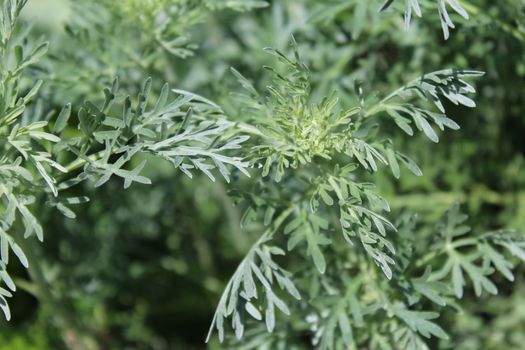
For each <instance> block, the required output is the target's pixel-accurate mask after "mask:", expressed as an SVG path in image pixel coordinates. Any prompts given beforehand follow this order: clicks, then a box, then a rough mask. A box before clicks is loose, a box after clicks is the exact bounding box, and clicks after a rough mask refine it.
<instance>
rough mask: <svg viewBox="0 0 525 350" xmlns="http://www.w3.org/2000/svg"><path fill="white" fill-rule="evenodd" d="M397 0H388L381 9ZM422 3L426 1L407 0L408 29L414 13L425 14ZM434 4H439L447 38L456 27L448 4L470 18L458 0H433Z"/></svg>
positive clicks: (458, 12) (406, 24)
mask: <svg viewBox="0 0 525 350" xmlns="http://www.w3.org/2000/svg"><path fill="white" fill-rule="evenodd" d="M394 2H395V0H387V1H385V3H384V4H383V6H381V8H380V11H383V10H386V9H387V8H389V7H390V6H391V5H392V4H393V3H394ZM420 2H421V3H424V2H425V1H420V0H405V29H406V30H408V28H409V27H410V22H411V20H412V13H414V14H415V15H416V16H417V17H421V16H422V15H423V11H422V10H421V5H420ZM431 2H432V3H434V4H437V8H438V13H439V19H440V22H441V29H442V30H443V36H444V37H445V40H446V39H448V38H449V36H450V29H454V28H455V25H454V22H453V21H452V19H451V18H450V15H449V13H448V9H447V8H448V6H450V8H452V9H453V10H454V12H456V13H457V14H459V15H460V16H461V17H463V18H464V19H469V15H468V13H467V11H466V10H465V9H464V8H463V7H462V6H461V5H460V3H459V2H458V1H457V0H437V1H431Z"/></svg>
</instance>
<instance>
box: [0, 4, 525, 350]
mask: <svg viewBox="0 0 525 350" xmlns="http://www.w3.org/2000/svg"><path fill="white" fill-rule="evenodd" d="M88 2H89V1H88ZM92 2H93V3H97V1H92ZM131 2H132V1H130V0H128V1H123V2H122V3H123V4H125V3H131ZM152 2H155V1H154V0H151V1H145V0H144V1H143V3H144V4H145V3H152ZM158 2H159V3H160V2H162V1H161V0H159V1H158ZM72 3H75V4H73V5H72ZM72 3H71V2H70V1H67V0H30V1H29V5H28V7H27V8H26V9H25V10H24V16H25V20H27V21H30V22H33V23H34V28H33V33H34V35H35V36H40V35H44V36H46V37H47V38H48V39H49V40H50V42H51V46H50V55H49V56H50V59H49V62H47V63H46V65H47V66H46V67H47V68H49V67H51V68H49V71H48V73H45V74H49V75H50V76H51V77H57V76H62V75H64V74H65V72H67V74H69V76H70V77H71V79H72V80H71V81H72V82H73V84H72V85H71V86H69V85H67V84H65V83H63V82H60V81H58V80H57V81H56V82H55V84H50V85H49V86H48V90H46V91H47V92H46V93H47V95H46V96H44V97H45V98H46V103H47V104H48V105H50V107H51V108H52V107H55V108H60V107H61V106H62V105H63V104H64V103H66V102H76V101H81V100H84V99H87V98H98V97H99V95H100V93H99V92H98V91H100V90H101V89H100V87H101V86H103V84H104V83H106V82H107V81H110V80H111V79H112V76H113V75H114V74H115V73H117V74H119V75H120V76H121V79H122V80H123V81H124V80H125V81H126V82H128V83H129V84H130V85H131V84H132V83H133V82H139V81H141V80H142V79H143V78H144V77H146V76H148V75H151V76H153V77H154V78H157V79H156V81H157V84H162V82H163V81H164V80H168V81H169V82H170V84H171V85H172V86H176V87H178V88H182V89H187V90H190V91H195V92H197V93H199V94H202V95H204V96H208V97H210V98H212V99H213V100H214V101H216V102H217V103H219V104H220V105H221V106H224V108H225V109H226V111H227V112H229V114H230V115H232V116H235V115H237V114H238V113H239V112H238V110H237V109H238V108H237V107H236V104H235V100H234V99H232V97H231V92H233V91H238V90H239V87H238V86H237V83H236V81H235V79H234V78H233V77H232V76H231V74H230V73H229V67H235V68H236V69H238V70H239V71H241V72H242V73H243V74H244V75H245V76H247V77H250V78H251V79H252V80H253V81H254V83H255V84H256V85H257V86H259V87H263V86H265V85H266V83H267V82H268V77H267V75H266V74H265V72H264V70H263V69H262V68H261V67H262V66H263V65H265V64H270V63H271V62H272V59H271V57H269V56H268V55H267V54H265V53H264V52H263V51H262V48H263V47H267V46H271V47H275V48H278V49H282V50H286V47H287V45H288V42H289V39H290V36H291V35H292V34H293V35H294V36H295V37H296V40H297V41H298V43H299V46H300V50H301V52H302V54H303V57H304V59H305V60H306V61H307V63H308V65H309V67H310V69H311V70H312V72H313V74H314V86H315V94H316V95H318V96H322V95H324V94H326V93H328V92H330V91H331V90H334V89H335V90H337V91H338V94H339V96H340V97H341V100H342V102H343V104H345V105H348V106H353V105H356V104H357V100H356V97H355V94H354V91H353V86H354V81H355V80H362V81H364V83H363V88H364V90H365V91H366V92H367V93H368V94H370V95H373V94H384V93H386V92H388V91H390V90H391V89H392V88H395V87H398V86H401V85H402V84H403V83H404V82H407V81H409V80H411V79H412V78H414V77H415V76H418V75H420V74H422V73H423V72H429V71H434V70H438V69H441V68H449V67H456V68H468V69H476V70H482V71H485V72H487V74H486V75H485V77H483V78H482V79H480V80H479V81H478V82H477V90H478V91H479V93H478V95H477V96H476V97H475V100H476V102H477V108H475V109H466V108H461V107H456V106H453V105H452V106H447V107H449V108H450V115H452V116H454V119H455V120H456V121H458V123H459V124H460V125H461V130H460V131H458V132H447V133H444V134H443V135H440V139H441V143H440V146H439V147H432V145H431V144H430V142H429V141H428V140H426V139H425V138H424V136H417V137H415V138H413V139H411V140H410V142H407V141H404V140H405V139H404V138H403V137H400V136H401V135H398V133H397V131H392V137H394V138H395V139H396V143H398V144H400V145H402V146H401V148H404V149H405V150H406V151H407V153H409V154H411V155H413V156H414V158H415V159H416V160H417V161H418V163H419V165H420V167H421V169H423V173H424V176H423V177H419V178H416V177H413V176H402V177H401V180H399V181H393V180H392V177H391V176H390V174H389V173H388V170H384V171H382V172H380V175H379V177H380V181H379V183H378V186H379V188H380V192H381V193H383V194H385V196H386V198H387V199H388V200H389V201H390V202H391V203H392V205H393V207H394V209H395V210H398V211H401V210H410V211H415V212H418V213H419V214H420V217H421V218H422V220H424V221H425V222H428V223H432V222H434V221H435V220H436V218H437V217H439V216H440V215H441V214H442V212H443V211H444V210H446V209H447V208H448V207H450V206H451V205H452V204H453V203H455V202H460V203H462V204H463V209H464V211H466V212H467V213H468V214H469V215H470V217H471V221H470V224H471V225H472V226H473V227H474V229H478V230H487V229H493V228H501V227H513V228H516V229H519V230H521V231H525V137H524V135H525V116H524V112H525V109H524V107H523V103H524V101H525V2H524V1H522V0H502V1H498V2H495V1H490V0H476V1H474V0H472V1H461V3H462V4H463V5H464V6H465V8H466V9H467V10H468V11H469V13H470V14H471V19H470V20H468V21H465V20H461V19H459V18H456V17H457V16H456V17H454V20H455V22H456V24H457V29H455V30H454V31H453V32H452V34H451V37H450V39H449V40H447V41H444V39H443V37H442V33H441V30H440V25H439V18H438V15H437V12H436V11H434V8H432V7H430V6H429V7H427V8H424V10H425V16H424V17H423V18H422V19H416V20H414V21H413V23H412V27H411V29H410V30H409V31H408V32H405V31H403V29H402V27H403V18H402V10H400V9H399V8H394V9H393V10H392V11H388V12H386V13H378V12H377V9H378V8H379V7H380V5H381V1H374V0H372V1H351V0H346V1H316V0H302V1H292V0H274V1H270V4H269V6H268V7H267V8H263V9H257V10H254V11H251V12H246V13H238V12H234V11H220V12H214V13H210V14H207V15H206V16H205V17H204V19H203V20H202V21H201V23H198V24H196V25H194V26H192V27H191V28H190V29H189V31H190V33H191V37H192V39H191V40H192V42H193V43H196V44H198V46H199V47H198V48H197V49H196V51H195V54H194V56H193V57H189V58H185V59H182V58H178V57H173V56H169V57H163V58H162V59H160V58H159V60H158V61H156V62H152V63H149V64H148V65H146V66H142V65H135V66H134V65H128V66H125V65H123V64H121V62H120V61H118V60H113V59H111V58H109V59H107V60H104V59H102V58H101V62H102V63H97V64H98V65H93V64H91V63H90V59H91V58H90V57H87V56H86V59H85V66H83V65H82V64H81V65H79V64H78V62H68V61H67V59H66V60H65V61H64V59H63V58H62V61H61V59H58V60H55V61H54V59H55V56H56V57H59V56H60V55H61V54H62V53H63V52H67V51H68V50H70V51H75V52H81V51H78V50H79V49H78V48H77V46H75V45H79V43H75V42H74V40H73V41H72V39H71V38H69V37H67V36H66V35H65V34H64V33H65V31H64V25H65V23H77V22H82V21H87V22H89V20H90V17H89V16H88V17H84V15H85V14H82V13H78V12H77V11H76V10H75V7H74V5H76V4H78V3H79V1H73V2H72ZM99 3H101V4H107V3H108V1H99ZM109 3H110V2H109ZM341 4H344V6H342V5H341ZM126 16H128V17H129V16H130V14H129V13H128V14H126ZM83 17H84V18H83ZM117 19H119V20H122V22H115V21H116V20H117ZM100 20H101V22H102V25H105V26H107V27H108V28H110V29H111V30H113V31H114V32H115V35H116V36H117V37H119V36H122V37H126V35H127V34H126V33H125V31H126V30H127V28H130V27H133V26H134V25H137V26H138V25H139V24H138V23H139V22H135V23H134V21H133V19H132V20H131V23H129V22H125V21H123V19H122V18H119V17H118V16H117V17H115V16H113V17H107V18H104V17H103V18H101V19H100ZM104 21H110V22H106V23H104ZM135 29H136V28H135ZM136 45H143V43H141V42H140V40H137V44H136ZM134 49H135V48H134V47H130V50H131V51H133V50H134ZM103 53H104V51H103V50H102V51H101V53H100V55H102V54H103ZM92 54H93V56H95V57H98V56H97V55H99V53H96V52H95V53H93V52H92ZM65 57H67V56H65ZM57 62H59V63H57ZM104 62H106V63H107V62H109V63H107V67H105V68H107V69H102V68H100V67H101V66H100V65H101V64H103V63H104ZM97 67H98V68H97ZM90 69H92V70H97V69H98V70H97V74H96V75H90V74H87V73H86V72H88V73H89V72H90ZM49 72H51V73H49ZM80 72H82V73H80ZM70 83H71V82H70ZM447 110H448V108H447ZM148 164H149V166H148V169H147V174H146V175H147V176H148V177H150V178H151V179H152V180H153V185H150V186H142V185H136V186H132V187H131V188H130V189H129V190H127V191H123V190H122V188H121V183H118V182H116V181H115V182H111V181H110V182H109V184H107V185H106V186H104V187H103V188H102V189H97V190H94V189H92V188H89V187H86V188H84V189H82V191H83V192H86V193H88V195H89V197H90V198H92V200H91V202H90V203H88V204H86V205H83V206H82V207H81V208H77V210H76V211H77V215H78V218H77V219H76V220H69V219H65V218H64V217H62V216H60V215H59V214H58V213H55V212H52V211H50V210H49V211H48V212H45V210H47V209H43V213H42V215H41V217H42V218H44V222H43V224H44V228H45V232H46V233H47V235H46V242H45V244H44V245H43V246H42V247H41V249H40V251H39V253H40V255H41V256H40V257H39V261H40V262H41V264H42V270H43V271H44V272H45V274H46V277H47V279H48V280H49V281H51V282H52V287H51V286H50V290H49V291H48V292H49V293H52V295H53V301H52V302H46V301H45V297H43V296H41V295H39V298H35V297H34V294H35V290H34V286H33V285H32V284H31V283H30V282H29V281H28V277H29V276H27V274H26V273H25V272H24V271H23V269H22V268H21V267H17V266H15V264H12V266H10V268H11V269H12V270H13V271H12V274H13V275H14V276H17V281H16V282H17V285H18V286H19V287H20V289H21V290H20V291H19V292H17V293H16V294H15V296H14V298H13V300H12V302H11V307H12V309H13V317H12V321H11V322H9V323H6V322H4V321H2V322H1V323H2V324H1V328H0V349H2V350H4V349H5V350H18V349H20V350H32V349H53V350H55V349H65V348H67V347H69V348H71V349H75V346H76V344H77V343H78V342H77V340H78V337H86V338H88V339H90V340H91V341H94V342H95V343H96V344H97V346H96V347H95V348H99V349H159V350H163V349H201V348H205V345H204V338H205V335H206V332H207V328H208V325H209V322H210V321H211V319H212V316H213V312H214V308H215V306H216V303H217V301H218V298H219V296H220V293H221V291H222V288H223V286H224V285H225V283H226V282H227V280H228V278H229V276H231V273H232V271H233V270H234V269H235V267H236V265H237V263H238V261H239V260H240V258H241V257H242V256H243V255H244V253H245V252H246V251H247V249H248V248H249V246H250V243H252V242H253V241H254V240H255V236H254V235H252V234H248V233H246V232H243V231H242V230H241V228H240V226H239V222H240V218H241V215H242V212H243V208H242V207H236V206H235V205H234V204H235V203H233V201H232V199H231V198H230V197H229V196H228V191H229V189H230V187H229V185H227V184H225V183H222V182H217V183H211V182H210V181H209V180H208V179H207V178H200V177H198V178H195V179H193V180H190V179H188V178H186V177H184V176H183V175H182V174H180V173H175V172H174V171H173V170H172V168H171V167H169V166H167V165H166V164H164V163H161V162H158V161H157V162H155V161H154V160H149V163H148ZM520 269H521V270H519V271H518V272H517V276H518V278H517V281H516V282H515V283H514V284H508V285H505V283H506V282H505V281H503V280H502V281H499V282H500V283H499V284H498V287H499V288H500V290H502V293H500V295H499V296H497V297H491V298H490V300H489V301H488V302H486V301H485V300H483V299H482V300H474V301H472V302H469V301H468V298H466V299H465V303H466V305H468V307H466V309H467V310H468V311H467V312H465V313H464V314H462V315H460V316H458V318H457V320H455V321H454V322H456V323H457V325H456V327H455V329H456V333H457V334H456V335H455V336H456V337H458V339H459V343H458V344H459V345H458V346H459V347H458V348H461V349H523V348H524V347H525V345H524V344H525V269H524V268H523V267H521V268H520ZM469 303H472V305H469ZM57 309H60V310H61V311H60V312H59V313H58V314H59V316H57V312H56V311H57ZM482 329H487V330H490V331H486V332H485V331H480V330H482ZM209 346H210V347H211V348H216V347H217V346H218V345H217V344H214V343H212V344H211V345H209Z"/></svg>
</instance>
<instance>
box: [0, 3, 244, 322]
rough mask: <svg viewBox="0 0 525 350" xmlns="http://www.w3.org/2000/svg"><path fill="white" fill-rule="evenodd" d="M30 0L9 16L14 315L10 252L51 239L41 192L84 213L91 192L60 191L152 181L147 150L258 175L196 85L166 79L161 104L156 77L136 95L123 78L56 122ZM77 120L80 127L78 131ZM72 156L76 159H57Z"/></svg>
mask: <svg viewBox="0 0 525 350" xmlns="http://www.w3.org/2000/svg"><path fill="white" fill-rule="evenodd" d="M26 3H27V1H26V0H6V1H3V3H2V16H1V23H0V35H1V43H0V70H1V79H2V81H1V84H0V114H1V118H0V135H1V136H2V139H3V141H2V143H1V147H2V157H1V158H0V178H1V181H0V257H1V261H0V279H1V281H2V282H3V285H5V286H6V287H7V289H5V288H3V287H0V307H1V308H2V311H3V312H4V314H5V317H6V319H9V318H10V310H9V306H8V304H7V300H6V297H10V296H11V292H14V291H15V290H16V286H15V284H14V282H13V279H12V278H11V277H10V276H9V274H8V272H7V270H6V267H7V264H8V262H9V255H10V251H11V252H12V253H13V254H14V255H15V256H16V257H17V258H18V260H19V261H20V263H21V264H22V265H23V266H24V267H26V268H28V267H29V265H30V263H33V262H30V261H29V260H28V258H27V257H26V254H25V253H24V250H23V249H22V247H21V246H23V245H22V244H21V243H22V242H21V241H23V240H24V239H26V238H29V237H31V236H36V237H37V239H38V240H40V241H43V239H44V232H43V229H42V226H41V224H40V223H39V218H38V215H37V214H36V213H34V212H33V210H32V204H34V203H35V202H36V201H39V202H40V201H42V200H43V199H45V203H46V204H47V205H48V206H50V207H55V208H57V209H58V210H59V211H60V212H62V213H63V214H64V215H65V216H66V217H68V218H75V213H74V211H73V210H72V209H71V208H70V207H69V206H70V205H77V204H81V203H85V202H87V201H88V200H89V199H88V198H87V197H85V196H80V197H65V196H62V195H61V193H60V192H61V191H64V190H67V189H68V188H70V187H72V186H75V185H77V184H79V183H80V182H82V181H85V180H93V182H94V186H95V187H97V186H101V185H103V184H104V183H105V182H107V181H108V180H109V179H110V178H111V177H112V176H116V177H120V178H122V179H123V181H124V188H127V187H129V186H130V185H131V184H132V183H133V182H138V183H142V184H149V183H151V181H150V179H148V178H147V177H145V176H143V175H142V174H141V171H142V170H143V168H144V167H145V164H146V160H145V159H143V160H142V161H141V162H140V163H138V164H135V162H134V159H135V158H137V157H138V156H139V155H141V154H142V155H152V156H155V157H159V158H162V159H165V160H166V161H168V162H170V163H171V164H172V165H173V166H174V167H175V168H176V169H179V170H181V172H182V173H184V174H186V175H187V176H189V177H192V176H193V175H192V174H193V173H194V171H200V172H202V173H204V174H206V175H207V176H208V177H209V178H210V179H211V180H215V176H216V175H214V172H215V173H216V174H220V176H222V177H223V178H224V179H226V181H229V180H230V175H231V171H232V169H235V170H238V171H241V172H242V173H244V174H246V175H249V174H248V172H247V170H246V167H247V163H246V162H244V161H243V160H242V159H241V158H239V157H237V156H230V155H228V153H231V152H232V151H233V152H235V151H236V150H237V149H239V148H240V145H241V143H243V142H244V141H246V140H247V138H248V137H247V136H243V135H239V134H238V133H237V132H236V131H235V130H233V129H232V126H233V123H232V122H229V121H228V120H226V118H225V116H224V113H223V112H222V110H221V108H220V107H219V106H217V105H216V104H214V103H213V102H211V101H210V100H208V99H205V98H203V97H200V96H198V95H195V94H193V93H191V92H188V91H183V90H170V89H169V87H168V85H167V84H165V85H164V87H163V88H162V90H161V91H160V94H159V96H157V98H156V100H155V101H154V103H152V102H153V101H150V95H151V79H147V80H146V81H145V83H144V85H143V87H142V89H141V90H140V93H139V94H138V97H137V99H136V101H134V102H132V99H131V98H130V97H129V96H126V95H122V94H121V93H120V91H119V84H118V79H115V81H114V82H113V84H112V86H111V88H106V89H104V91H103V92H104V94H103V96H104V99H103V102H102V103H101V105H100V106H97V105H96V104H95V103H93V102H89V101H88V102H85V103H84V104H83V105H82V106H72V105H71V104H66V105H65V107H64V108H63V109H62V110H61V111H60V113H59V114H58V115H57V116H56V119H55V120H54V123H51V128H50V127H49V126H50V125H49V120H50V116H52V115H53V112H52V111H51V113H48V116H46V117H44V116H42V113H41V112H42V111H41V104H38V103H34V101H33V100H34V99H35V96H37V94H38V91H39V89H40V87H41V86H42V81H41V80H39V81H36V82H35V81H32V82H30V81H31V79H30V78H31V75H30V74H26V72H28V70H29V69H30V68H31V66H33V65H35V64H37V63H38V61H39V59H40V58H41V57H42V56H43V55H44V54H45V53H46V51H47V47H48V44H47V42H36V43H35V42H32V41H31V40H28V31H27V30H25V31H24V30H23V31H20V30H19V28H18V27H17V19H18V17H19V14H20V11H21V10H22V8H23V7H24V5H25V4H26ZM72 110H76V111H78V113H77V118H71V114H72ZM51 119H52V118H51ZM73 123H76V124H77V125H76V126H77V129H78V131H79V135H78V136H73V137H70V136H67V135H71V132H70V127H69V125H70V124H73ZM66 131H68V132H67V133H66ZM71 156H73V158H74V159H73V160H72V161H71V162H70V163H69V164H67V165H65V164H60V163H59V162H57V159H59V158H60V159H63V158H64V157H71ZM34 263H36V262H34Z"/></svg>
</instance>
